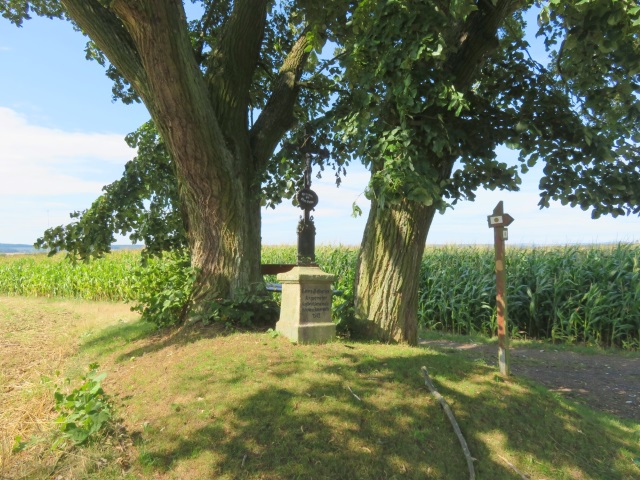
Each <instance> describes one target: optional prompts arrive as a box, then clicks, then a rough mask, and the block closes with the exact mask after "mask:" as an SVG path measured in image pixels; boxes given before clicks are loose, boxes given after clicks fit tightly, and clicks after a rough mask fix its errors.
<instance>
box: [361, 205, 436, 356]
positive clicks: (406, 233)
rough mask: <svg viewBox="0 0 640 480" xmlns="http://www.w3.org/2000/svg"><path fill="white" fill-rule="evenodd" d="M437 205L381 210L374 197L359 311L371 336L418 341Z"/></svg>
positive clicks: (364, 248) (363, 254) (363, 253)
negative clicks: (423, 270) (424, 269)
mask: <svg viewBox="0 0 640 480" xmlns="http://www.w3.org/2000/svg"><path fill="white" fill-rule="evenodd" d="M434 214H435V207H433V206H430V207H427V206H425V205H422V204H419V203H416V202H408V201H405V202H402V203H401V204H399V205H394V206H392V207H387V208H385V209H383V210H380V209H378V205H377V202H376V201H372V204H371V210H370V211H369V218H368V220H367V226H366V229H365V235H364V239H363V241H362V246H361V250H360V257H359V259H358V267H357V272H356V279H355V291H356V295H355V309H356V315H357V317H358V318H359V319H361V320H366V321H367V326H368V329H369V332H368V333H369V334H370V335H371V336H373V337H377V338H379V339H380V340H383V341H385V342H401V343H408V344H410V345H415V344H416V343H417V341H418V319H417V312H418V277H419V273H420V266H421V263H422V262H421V260H422V254H423V253H424V247H425V241H426V238H427V233H428V231H429V227H430V226H431V221H432V220H433V216H434Z"/></svg>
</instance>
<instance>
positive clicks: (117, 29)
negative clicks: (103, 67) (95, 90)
mask: <svg viewBox="0 0 640 480" xmlns="http://www.w3.org/2000/svg"><path fill="white" fill-rule="evenodd" d="M61 3H62V5H63V6H64V8H65V10H66V12H67V14H68V15H69V17H70V18H72V19H73V21H74V22H75V23H76V24H77V25H78V26H79V27H80V28H81V29H82V31H83V32H84V33H86V34H87V35H89V37H91V39H92V40H93V41H94V42H95V44H96V45H97V46H98V48H100V50H102V52H104V54H105V55H106V56H107V58H108V59H109V61H110V62H111V63H112V64H113V65H114V66H115V67H116V68H117V69H118V70H119V71H120V72H121V73H122V75H123V76H124V77H125V78H126V79H127V80H128V81H129V83H131V85H132V86H133V88H134V89H135V90H136V92H138V94H139V95H140V96H141V97H144V96H147V98H148V92H149V91H148V80H147V76H146V73H145V71H144V68H143V66H142V61H141V59H140V55H139V53H138V51H137V49H136V46H135V44H134V42H133V39H132V38H131V35H129V32H127V30H126V29H125V28H124V26H123V25H122V22H121V21H120V19H119V18H118V17H117V16H116V15H115V14H114V12H113V11H111V10H110V9H108V8H105V7H103V6H102V5H101V4H100V3H99V2H98V1H97V0H61Z"/></svg>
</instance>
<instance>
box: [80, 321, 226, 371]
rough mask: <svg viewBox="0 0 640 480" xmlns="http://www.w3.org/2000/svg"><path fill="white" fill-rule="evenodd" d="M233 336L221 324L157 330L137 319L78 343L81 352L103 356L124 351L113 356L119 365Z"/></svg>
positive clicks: (189, 325) (191, 325)
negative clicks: (138, 358)
mask: <svg viewBox="0 0 640 480" xmlns="http://www.w3.org/2000/svg"><path fill="white" fill-rule="evenodd" d="M235 333H236V330H234V329H233V328H228V327H226V326H225V325H222V324H211V325H203V324H187V325H183V326H181V327H177V328H162V329H158V328H157V327H156V326H155V325H153V324H151V323H149V322H145V321H143V320H138V321H135V322H129V323H123V324H119V325H114V326H110V327H107V328H104V329H102V330H100V332H99V333H98V334H96V335H92V336H91V338H89V339H88V340H86V341H84V342H82V345H81V350H82V351H95V352H99V354H100V355H105V354H109V353H112V352H114V351H117V350H122V349H123V348H124V350H125V351H124V352H123V353H121V354H120V355H118V356H117V357H116V362H123V361H126V360H129V359H131V357H141V356H143V355H145V354H148V353H154V352H159V351H161V350H164V349H166V348H169V347H172V346H178V345H188V344H191V343H194V342H199V341H202V340H205V339H211V338H218V337H225V336H229V335H233V334H235ZM128 344H132V345H131V346H132V347H133V348H127V345H128Z"/></svg>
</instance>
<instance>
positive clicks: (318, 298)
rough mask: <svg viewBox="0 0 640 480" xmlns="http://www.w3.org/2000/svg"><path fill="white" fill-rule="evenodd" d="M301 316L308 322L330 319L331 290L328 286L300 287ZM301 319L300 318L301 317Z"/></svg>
mask: <svg viewBox="0 0 640 480" xmlns="http://www.w3.org/2000/svg"><path fill="white" fill-rule="evenodd" d="M300 304H301V307H302V317H303V318H304V319H305V320H307V321H310V322H313V321H320V320H324V319H325V318H326V317H327V316H329V320H330V319H331V317H330V316H331V290H330V289H328V288H302V299H301V302H300ZM301 320H302V319H301Z"/></svg>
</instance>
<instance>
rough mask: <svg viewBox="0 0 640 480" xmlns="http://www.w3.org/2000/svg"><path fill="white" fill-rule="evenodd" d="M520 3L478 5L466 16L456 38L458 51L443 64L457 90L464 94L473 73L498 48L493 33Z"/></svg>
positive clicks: (502, 0) (503, 0)
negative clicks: (462, 91) (453, 80)
mask: <svg viewBox="0 0 640 480" xmlns="http://www.w3.org/2000/svg"><path fill="white" fill-rule="evenodd" d="M524 3H525V2H524V1H523V0H499V1H498V2H497V3H496V5H495V6H494V5H493V4H492V2H481V3H480V5H479V7H478V10H476V11H475V12H473V13H472V14H471V15H469V18H468V20H467V21H466V22H465V24H464V26H463V28H462V31H461V33H460V35H459V39H458V41H459V44H460V46H459V49H458V52H457V53H456V55H454V56H453V57H451V58H450V59H449V61H448V62H447V67H448V69H449V71H450V72H451V73H452V74H453V75H454V78H455V86H456V88H457V89H458V90H466V89H467V88H469V87H470V86H471V84H472V83H473V80H474V79H475V72H476V69H477V68H478V67H479V66H480V65H481V64H482V62H483V61H484V60H485V58H486V57H487V56H488V55H489V54H490V53H491V52H492V51H493V50H495V49H496V48H497V47H498V37H497V32H498V28H500V25H502V23H503V22H504V19H505V18H507V17H508V16H509V15H511V14H512V13H513V12H514V11H516V10H517V9H518V8H519V7H522V6H523V4H524Z"/></svg>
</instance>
